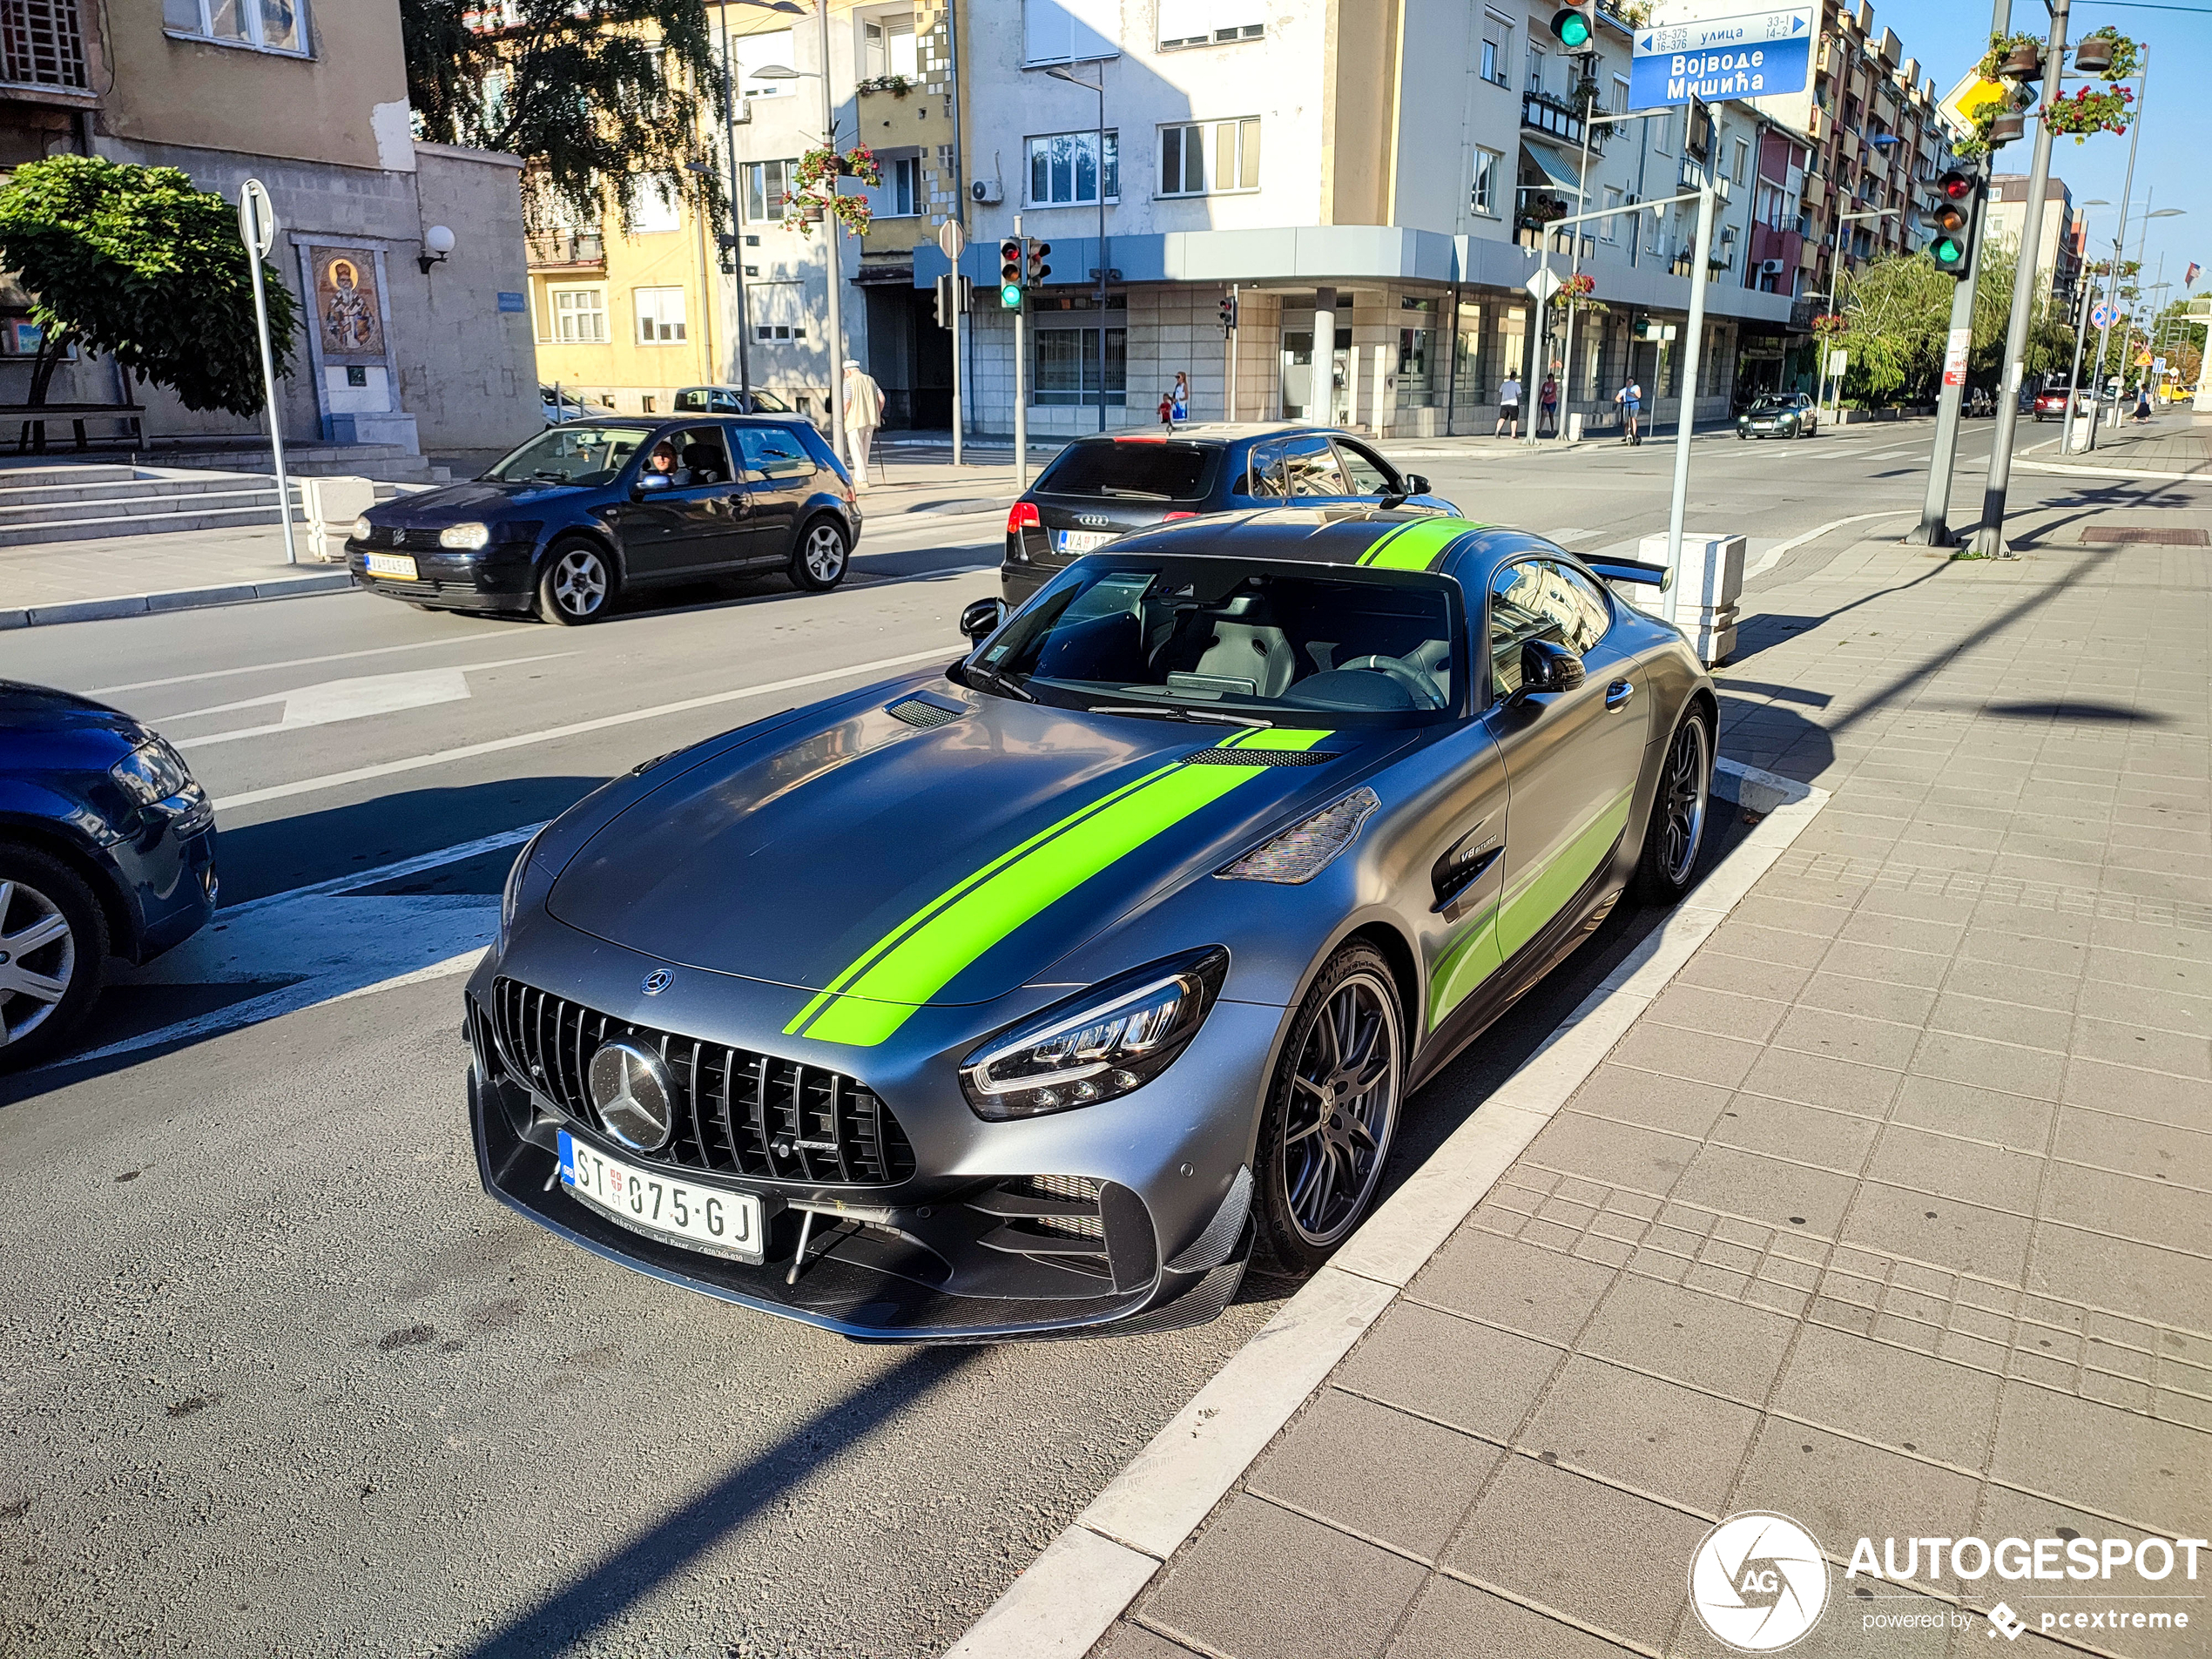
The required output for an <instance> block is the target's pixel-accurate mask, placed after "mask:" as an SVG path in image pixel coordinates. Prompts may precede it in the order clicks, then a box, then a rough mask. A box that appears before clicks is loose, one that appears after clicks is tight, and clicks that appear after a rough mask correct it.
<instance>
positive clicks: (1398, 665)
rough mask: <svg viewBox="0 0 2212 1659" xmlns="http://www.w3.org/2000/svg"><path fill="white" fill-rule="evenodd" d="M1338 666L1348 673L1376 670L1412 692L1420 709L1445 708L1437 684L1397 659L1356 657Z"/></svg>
mask: <svg viewBox="0 0 2212 1659" xmlns="http://www.w3.org/2000/svg"><path fill="white" fill-rule="evenodd" d="M1337 666H1338V667H1339V668H1340V669H1343V670H1345V671H1347V672H1349V671H1351V670H1353V669H1358V668H1372V669H1374V670H1375V671H1378V672H1379V673H1380V674H1382V675H1383V677H1384V678H1387V679H1393V680H1396V681H1397V682H1398V683H1399V685H1402V686H1404V687H1405V688H1406V690H1407V691H1410V692H1412V693H1413V698H1414V700H1415V701H1416V702H1417V703H1418V704H1419V705H1420V707H1422V708H1425V709H1440V708H1442V707H1443V706H1444V699H1443V698H1442V697H1440V695H1438V693H1437V690H1436V685H1435V682H1434V681H1433V680H1431V679H1430V678H1429V677H1428V676H1427V675H1426V674H1424V673H1422V672H1421V671H1420V669H1418V668H1415V667H1413V666H1412V665H1411V664H1406V663H1403V662H1400V661H1399V659H1398V658H1395V657H1381V656H1370V657H1355V658H1352V660H1351V661H1350V662H1348V663H1339V664H1337Z"/></svg>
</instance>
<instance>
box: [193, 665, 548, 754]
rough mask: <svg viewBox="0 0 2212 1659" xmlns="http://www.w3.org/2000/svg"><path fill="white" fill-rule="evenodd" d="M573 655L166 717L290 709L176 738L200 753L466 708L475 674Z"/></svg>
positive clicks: (314, 688)
mask: <svg viewBox="0 0 2212 1659" xmlns="http://www.w3.org/2000/svg"><path fill="white" fill-rule="evenodd" d="M576 654H577V653H576V652H574V651H543V652H541V653H540V654H538V655H537V656H535V657H509V658H503V659H502V660H501V661H498V662H496V663H456V664H453V665H452V666H451V667H448V668H417V669H411V670H407V671H402V672H400V673H397V674H365V675H361V676H358V677H356V678H352V679H342V680H323V681H321V682H320V683H319V684H317V685H302V686H299V687H296V688H295V689H293V690H292V691H278V692H275V693H273V695H271V696H268V697H257V698H248V699H247V700H246V701H245V702H242V703H222V704H217V705H214V706H212V707H211V708H205V709H193V710H192V711H189V712H187V713H184V714H172V715H167V716H165V717H164V718H163V720H162V724H163V725H173V724H174V723H175V722H177V721H179V720H191V719H197V718H199V717H200V716H202V715H206V714H228V713H231V712H233V711H235V710H238V709H252V708H261V707H265V706H266V705H269V704H271V703H282V704H283V705H284V714H283V718H280V719H278V720H276V721H274V722H273V723H271V724H268V725H248V726H240V727H239V728H238V729H237V730H236V731H233V732H212V733H211V734H209V735H208V736H206V737H200V738H172V739H171V741H172V742H174V743H175V744H176V745H177V746H178V747H179V749H200V748H205V747H206V746H207V745H210V744H214V743H235V742H237V741H238V740H239V738H258V737H261V736H263V735H265V734H266V733H268V732H296V731H299V730H300V729H301V728H302V727H306V726H313V725H335V724H337V723H338V722H339V721H341V720H363V719H367V718H369V717H370V716H371V715H376V714H394V713H397V712H399V711H401V710H403V709H423V708H429V707H432V706H434V705H437V704H440V703H460V702H465V701H467V700H468V697H469V680H468V676H469V672H470V671H473V670H478V669H491V668H513V667H516V665H518V664H523V663H547V662H552V661H554V660H555V659H556V658H563V657H573V656H575V655H576Z"/></svg>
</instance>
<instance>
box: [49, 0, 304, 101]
mask: <svg viewBox="0 0 2212 1659" xmlns="http://www.w3.org/2000/svg"><path fill="white" fill-rule="evenodd" d="M7 10H8V19H7V22H8V34H9V41H8V59H9V68H10V71H12V70H13V69H14V67H15V57H16V50H15V47H16V43H15V39H14V36H15V34H16V32H17V29H16V15H17V13H19V12H30V13H33V14H47V15H51V14H55V13H59V12H62V11H68V12H71V13H72V14H73V13H74V12H75V11H76V10H77V8H76V6H75V5H74V3H71V0H30V3H29V4H28V5H22V4H16V5H10V6H9V7H8V9H7ZM161 26H162V27H163V28H164V29H165V30H168V31H169V32H170V33H171V34H172V35H190V36H192V37H194V38H195V39H199V40H212V41H219V42H220V43H221V44H224V45H226V46H251V47H253V49H254V50H255V51H265V52H292V53H294V54H296V55H298V56H300V57H306V56H307V55H308V49H307V0H161ZM75 28H76V24H75V19H74V17H73V16H72V17H71V33H72V34H73V33H74V32H75ZM77 55H78V64H79V70H78V75H79V78H78V80H76V81H74V82H64V83H61V84H65V85H78V86H81V85H83V84H84V81H83V79H82V75H83V69H82V64H83V61H84V46H83V44H82V42H81V41H80V42H79V43H78V47H77ZM8 78H9V79H10V80H16V79H18V78H19V77H17V75H15V74H13V73H12V72H11V73H10V75H9V77H8Z"/></svg>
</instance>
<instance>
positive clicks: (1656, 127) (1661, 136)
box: [1645, 110, 1675, 156]
mask: <svg viewBox="0 0 2212 1659" xmlns="http://www.w3.org/2000/svg"><path fill="white" fill-rule="evenodd" d="M1645 125H1648V126H1649V128H1650V129H1651V147H1652V149H1653V150H1654V151H1656V152H1657V153H1659V154H1660V155H1662V156H1663V155H1665V154H1666V153H1667V146H1668V145H1670V144H1672V143H1673V142H1674V141H1675V140H1674V132H1675V112H1674V111H1672V110H1669V111H1667V112H1666V113H1665V114H1664V115H1662V116H1660V117H1658V118H1656V119H1655V120H1652V121H1649V122H1647V123H1645Z"/></svg>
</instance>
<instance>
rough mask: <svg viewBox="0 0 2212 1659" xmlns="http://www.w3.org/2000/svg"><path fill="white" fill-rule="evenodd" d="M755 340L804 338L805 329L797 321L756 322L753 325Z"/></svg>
mask: <svg viewBox="0 0 2212 1659" xmlns="http://www.w3.org/2000/svg"><path fill="white" fill-rule="evenodd" d="M752 335H753V338H754V339H756V340H804V339H806V329H805V328H804V327H801V326H800V325H799V324H797V323H788V322H779V323H765V322H764V323H757V324H755V325H754V326H753V330H752Z"/></svg>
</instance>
